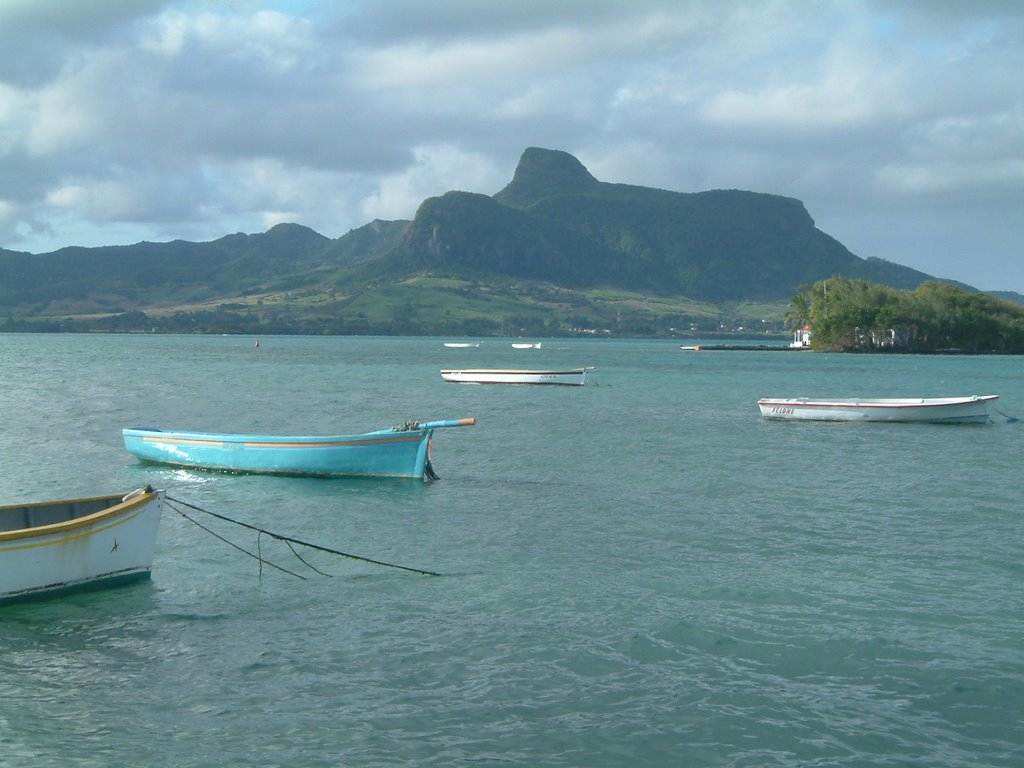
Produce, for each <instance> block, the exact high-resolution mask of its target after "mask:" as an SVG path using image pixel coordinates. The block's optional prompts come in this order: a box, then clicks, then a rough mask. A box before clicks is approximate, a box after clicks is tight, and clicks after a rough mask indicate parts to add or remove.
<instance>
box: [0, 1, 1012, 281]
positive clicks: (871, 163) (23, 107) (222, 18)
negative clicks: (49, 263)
mask: <svg viewBox="0 0 1024 768" xmlns="http://www.w3.org/2000/svg"><path fill="white" fill-rule="evenodd" d="M0 50H3V51H4V55H3V56H0V247H7V248H16V249H22V250H32V251H34V252H39V251H43V250H51V249H53V248H56V247H60V246H62V245H70V244H82V245H98V244H115V243H116V242H123V240H118V239H117V238H125V237H138V236H140V235H141V236H142V237H145V238H146V239H161V238H165V239H173V238H177V237H184V238H189V239H213V238H216V237H219V236H221V235H223V234H225V233H228V232H233V231H261V230H263V229H265V228H266V227H267V226H268V224H270V223H278V222H280V221H282V220H283V219H284V218H285V217H288V218H291V219H292V220H295V221H297V222H299V223H303V224H306V225H307V226H311V227H313V228H314V229H317V230H318V231H321V232H323V233H324V234H326V235H328V236H332V237H336V236H339V235H341V234H343V233H344V232H346V231H347V230H349V229H351V228H353V227H357V226H361V225H362V224H364V223H366V222H367V221H368V220H370V219H372V218H410V217H412V216H413V215H414V214H415V210H416V207H417V206H418V205H419V203H420V202H422V200H423V199H424V198H425V197H429V196H432V195H437V194H441V193H443V192H444V191H447V190H448V189H464V190H467V191H474V192H483V193H485V194H492V193H493V192H495V191H497V190H498V189H500V188H501V187H502V186H504V184H505V183H506V182H507V181H508V180H509V179H510V178H511V175H512V172H513V171H514V168H515V163H516V162H517V160H518V158H519V155H520V154H521V152H522V151H523V149H525V148H526V147H528V146H542V147H550V148H554V149H562V150H566V151H568V152H571V153H573V154H575V155H577V156H578V157H579V158H580V159H581V160H582V161H583V162H584V163H585V164H586V165H587V166H588V168H590V170H591V171H592V172H593V173H594V174H595V175H596V176H597V177H598V178H600V179H603V180H607V181H615V182H623V183H632V184H641V185H645V186H657V187H661V188H665V189H674V190H680V191H700V190H702V189H709V188H741V189H754V190H757V191H763V192H771V193H776V194H781V195H787V196H791V197H797V198H799V199H801V200H803V201H804V203H805V204H806V206H807V207H808V210H809V212H810V213H811V215H812V216H813V217H814V218H815V220H816V221H817V222H818V225H819V227H820V228H822V229H824V230H825V231H827V232H829V234H832V235H833V236H835V237H837V238H838V239H840V240H841V241H842V242H844V243H845V244H847V245H848V246H849V247H851V249H852V250H854V252H855V253H858V255H861V256H880V257H883V258H890V259H892V260H894V261H898V262H900V263H905V264H909V265H910V266H914V267H916V268H919V269H923V270H925V271H928V272H931V273H933V274H942V275H943V276H951V277H957V278H959V279H962V280H965V281H966V282H972V279H971V277H970V274H968V272H967V270H968V269H978V270H980V269H981V268H982V265H983V264H990V265H991V266H986V267H985V269H986V270H987V274H1005V275H1013V277H1012V278H1008V279H1011V280H1013V281H1015V283H1014V284H1015V285H1017V286H1018V287H1019V289H1021V290H1024V266H1019V265H1018V266H1015V264H1016V261H1019V258H1018V257H1017V254H1019V251H1020V242H1021V240H1024V224H1017V223H1016V221H1015V219H1016V218H1019V215H1015V214H1016V213H1017V212H1019V210H1020V209H1021V207H1022V206H1024V199H1022V198H1024V184H1022V180H1021V173H1022V172H1021V167H1020V165H1021V163H1020V157H1021V153H1020V147H1021V146H1022V141H1021V139H1022V138H1024V104H1022V101H1024V97H1022V96H1021V94H1022V93H1024V87H1022V86H1024V83H1022V80H1024V76H1022V75H1021V74H1019V73H1021V72H1024V60H1022V59H1024V6H1021V5H1020V4H1018V3H1008V2H995V1H988V2H986V1H985V0H981V1H980V2H974V3H952V2H929V3H904V2H892V1H891V0H853V2H848V1H847V0H842V1H840V0H823V1H822V2H818V3H812V4H808V3H805V2H797V1H796V0H774V1H773V2H769V3H765V2H761V1H760V0H757V1H755V0H727V1H726V2H719V1H718V0H684V1H683V2H678V0H635V1H634V2H629V3H626V2H619V1H616V0H566V1H565V2H559V3H551V2H548V1H547V0H519V1H518V2H504V1H503V0H498V1H497V2H485V3H481V2H477V0H446V1H442V2H429V3H424V2H422V0H350V1H349V2H346V3H335V2H322V1H321V2H316V1H315V0H311V1H309V2H299V1H298V0H294V1H289V0H232V2H229V3H224V2H205V1H203V0H178V1H177V2H171V1H170V0H166V1H164V2H161V1H159V0H110V1H108V2H104V3H98V4H87V3H66V2H64V1H63V0H0ZM979 208H984V209H985V210H986V212H987V214H988V215H989V216H991V217H995V218H994V219H993V220H996V221H998V220H1000V217H999V214H1000V212H1001V213H1002V219H1003V220H1005V222H1006V225H1005V228H1004V229H1005V232H1006V233H1010V234H1006V235H1004V237H1003V238H1000V239H993V240H992V241H991V244H990V246H991V247H990V248H989V249H988V252H986V254H983V255H982V256H980V257H978V258H976V259H974V260H973V261H972V262H971V264H969V265H965V264H963V263H960V264H955V265H954V264H952V263H951V262H950V260H949V259H939V258H936V257H935V249H934V248H924V247H918V246H916V245H915V244H914V243H913V242H908V241H907V238H908V237H909V235H908V232H907V231H906V230H905V229H904V228H902V227H897V226H892V227H889V228H888V229H889V230H890V231H892V232H893V237H894V239H893V241H892V242H886V241H885V240H884V239H879V238H876V237H868V236H867V235H866V231H867V228H869V227H873V228H875V230H876V231H877V227H878V222H879V221H880V220H884V218H885V216H891V215H894V212H895V215H901V216H905V217H906V220H908V221H910V220H913V221H914V222H927V221H928V220H929V217H930V216H931V217H935V216H942V217H944V222H946V223H944V224H943V226H944V227H947V228H948V222H949V221H967V220H968V219H969V217H966V216H962V215H960V212H964V211H971V210H974V211H976V210H978V209H979ZM954 214H955V215H954ZM922 225H923V224H922ZM968 237H969V233H966V232H965V233H964V235H963V238H962V240H960V241H962V242H968V239H967V238H968ZM896 238H898V240H897V239H896ZM922 239H923V238H922ZM958 242H959V241H958ZM950 269H953V270H954V272H955V273H954V274H947V272H948V270H950Z"/></svg>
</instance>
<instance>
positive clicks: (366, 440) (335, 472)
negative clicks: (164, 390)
mask: <svg viewBox="0 0 1024 768" xmlns="http://www.w3.org/2000/svg"><path fill="white" fill-rule="evenodd" d="M475 423H476V419H474V418H468V419H451V420H447V421H427V422H416V421H413V422H407V423H405V424H402V425H401V426H398V427H393V428H391V429H380V430H377V431H375V432H367V433H366V434H362V435H328V436H306V435H235V434H220V433H215V432H170V431H165V430H162V429H152V428H132V429H124V430H122V436H123V437H124V447H125V448H126V449H127V450H128V452H129V453H131V454H132V455H133V456H135V457H137V458H138V459H140V460H142V461H144V462H154V463H158V464H168V465H171V466H175V467H187V468H190V469H207V470H215V471H221V472H243V473H258V474H270V475H298V476H307V477H398V478H413V479H419V480H432V479H435V478H436V477H437V475H435V474H434V470H433V468H432V467H431V464H430V443H431V437H432V435H433V433H434V430H435V429H440V428H442V427H466V426H470V425H472V424H475Z"/></svg>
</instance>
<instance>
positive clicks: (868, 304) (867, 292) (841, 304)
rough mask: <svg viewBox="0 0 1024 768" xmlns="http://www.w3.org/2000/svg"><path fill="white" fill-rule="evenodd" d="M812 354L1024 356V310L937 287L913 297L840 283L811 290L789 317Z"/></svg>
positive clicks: (797, 301) (874, 286)
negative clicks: (803, 332)
mask: <svg viewBox="0 0 1024 768" xmlns="http://www.w3.org/2000/svg"><path fill="white" fill-rule="evenodd" d="M786 319H787V322H788V323H789V325H790V327H791V328H793V329H796V328H799V327H802V326H803V325H810V326H811V328H812V337H811V348H812V349H815V350H821V351H839V352H877V351H895V352H919V353H937V352H961V353H970V354H981V353H1009V354H1024V306H1021V305H1019V304H1014V303H1011V302H1008V301H1002V300H1000V299H997V298H994V297H992V296H989V295H987V294H984V293H976V292H968V291H965V290H962V289H960V288H957V287H956V286H953V285H949V284H947V283H940V282H937V281H933V282H927V283H924V284H923V285H921V286H920V287H918V288H917V289H915V290H913V291H901V290H898V289H896V288H890V287H888V286H884V285H878V284H875V283H869V282H865V281H863V280H853V279H850V278H845V277H833V278H830V279H828V280H822V281H820V282H817V283H814V284H813V285H811V286H803V287H801V289H800V290H799V292H798V293H797V294H796V295H795V296H794V297H793V299H792V300H791V302H790V310H789V312H788V313H787V315H786Z"/></svg>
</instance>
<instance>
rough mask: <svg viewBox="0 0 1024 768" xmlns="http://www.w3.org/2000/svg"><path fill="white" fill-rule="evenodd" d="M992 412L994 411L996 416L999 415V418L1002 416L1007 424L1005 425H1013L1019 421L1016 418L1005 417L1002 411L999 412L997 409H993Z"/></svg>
mask: <svg viewBox="0 0 1024 768" xmlns="http://www.w3.org/2000/svg"><path fill="white" fill-rule="evenodd" d="M992 410H993V411H995V412H996V413H998V414H999V415H1000V416H1002V417H1003V418H1004V419H1006V423H1007V424H1013V423H1015V422H1018V421H1020V419H1018V418H1017V417H1016V416H1007V415H1006V414H1005V413H1003V412H1002V411H1000V410H999V409H998V408H993V409H992Z"/></svg>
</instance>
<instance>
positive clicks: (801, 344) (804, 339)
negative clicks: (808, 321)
mask: <svg viewBox="0 0 1024 768" xmlns="http://www.w3.org/2000/svg"><path fill="white" fill-rule="evenodd" d="M789 346H790V348H791V349H810V348H811V326H809V325H805V326H804V327H803V328H798V329H797V330H795V331H793V342H792V343H791V344H790V345H789Z"/></svg>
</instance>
